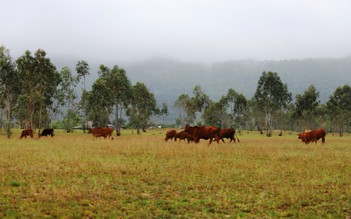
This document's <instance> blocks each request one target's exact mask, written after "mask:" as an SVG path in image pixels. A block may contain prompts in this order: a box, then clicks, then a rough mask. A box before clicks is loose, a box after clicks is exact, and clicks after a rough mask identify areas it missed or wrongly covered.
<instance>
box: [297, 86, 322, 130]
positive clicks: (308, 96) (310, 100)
mask: <svg viewBox="0 0 351 219" xmlns="http://www.w3.org/2000/svg"><path fill="white" fill-rule="evenodd" d="M318 98H319V92H318V91H317V90H316V88H315V87H314V86H313V85H310V86H309V87H308V88H307V90H306V91H305V92H304V94H303V95H301V94H297V95H296V102H295V105H296V111H295V117H296V118H297V120H298V121H300V123H301V126H302V127H300V128H313V126H314V124H313V123H314V120H315V119H316V115H317V107H318V106H319V103H320V101H319V100H318Z"/></svg>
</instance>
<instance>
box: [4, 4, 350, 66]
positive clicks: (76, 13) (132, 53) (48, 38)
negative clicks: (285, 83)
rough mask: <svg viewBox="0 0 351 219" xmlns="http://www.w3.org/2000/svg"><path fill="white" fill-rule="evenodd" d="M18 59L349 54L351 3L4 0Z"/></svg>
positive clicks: (7, 33) (10, 44)
mask: <svg viewBox="0 0 351 219" xmlns="http://www.w3.org/2000/svg"><path fill="white" fill-rule="evenodd" d="M0 6H1V9H0V45H1V44H3V45H4V46H5V47H7V48H8V49H10V50H11V54H12V56H14V57H17V56H20V55H22V54H23V53H24V51H25V50H30V51H35V50H36V49H38V48H42V49H44V50H45V51H46V52H47V53H48V56H49V57H61V56H62V57H65V58H70V57H72V58H77V59H88V60H91V59H96V60H97V61H101V60H106V61H110V60H115V61H116V62H118V61H140V60H144V59H149V58H159V57H166V58H171V59H177V60H181V61H197V62H216V61H227V60H234V59H259V60H264V59H274V60H281V59H302V58H320V57H336V58H337V57H345V56H349V55H351V1H350V0H0Z"/></svg>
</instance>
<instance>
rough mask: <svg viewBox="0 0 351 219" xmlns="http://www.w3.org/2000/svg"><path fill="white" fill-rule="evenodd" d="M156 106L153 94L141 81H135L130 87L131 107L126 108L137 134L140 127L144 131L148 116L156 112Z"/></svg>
mask: <svg viewBox="0 0 351 219" xmlns="http://www.w3.org/2000/svg"><path fill="white" fill-rule="evenodd" d="M156 106H157V104H156V99H155V97H154V94H153V93H151V92H150V91H149V89H148V88H147V87H146V86H145V85H144V84H143V83H140V82H137V83H136V84H135V85H134V86H133V88H132V101H131V107H130V108H129V109H128V110H127V115H128V116H129V117H130V119H131V122H132V124H133V125H134V126H135V127H136V129H137V133H138V134H140V129H141V128H142V129H143V130H144V131H145V128H146V126H147V124H148V122H149V119H150V117H151V116H152V115H155V114H156V112H157V108H156Z"/></svg>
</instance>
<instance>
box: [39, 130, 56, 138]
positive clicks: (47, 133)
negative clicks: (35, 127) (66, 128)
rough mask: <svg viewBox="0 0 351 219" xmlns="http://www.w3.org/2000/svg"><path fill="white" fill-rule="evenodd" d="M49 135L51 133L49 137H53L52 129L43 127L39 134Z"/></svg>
mask: <svg viewBox="0 0 351 219" xmlns="http://www.w3.org/2000/svg"><path fill="white" fill-rule="evenodd" d="M49 135H51V137H53V136H54V135H55V134H54V129H43V131H42V132H41V134H40V137H41V136H49Z"/></svg>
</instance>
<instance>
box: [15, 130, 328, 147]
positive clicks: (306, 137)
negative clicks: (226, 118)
mask: <svg viewBox="0 0 351 219" xmlns="http://www.w3.org/2000/svg"><path fill="white" fill-rule="evenodd" d="M88 133H89V134H92V135H93V137H94V138H98V137H103V138H107V137H108V138H109V139H111V140H113V135H112V133H113V129H112V128H90V129H88ZM326 134H327V133H326V131H325V130H324V129H316V130H310V129H306V130H305V131H304V132H301V133H298V134H297V135H298V139H301V141H302V142H304V143H305V144H309V143H311V142H315V143H317V141H318V140H319V139H322V143H323V144H324V143H325V136H326ZM54 135H55V134H54V129H50V128H49V129H43V131H42V132H41V134H40V136H39V137H42V136H51V137H53V136H54ZM23 137H24V138H27V137H30V138H33V130H32V129H25V130H23V131H22V133H21V136H20V139H21V138H23ZM224 138H227V139H230V141H229V142H232V141H233V142H234V143H235V142H236V140H238V142H240V140H239V138H238V137H237V135H236V132H235V129H234V128H225V129H222V128H218V127H215V126H190V125H186V126H185V128H184V130H183V131H180V132H177V131H176V130H175V129H172V130H169V131H167V132H166V138H165V141H168V140H169V139H171V140H173V139H174V141H177V139H179V140H180V141H181V140H184V141H185V140H187V141H188V143H190V142H194V143H199V142H200V139H205V140H209V144H211V143H212V141H213V140H215V141H216V142H217V143H218V144H219V141H222V142H223V143H225V141H224Z"/></svg>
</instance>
